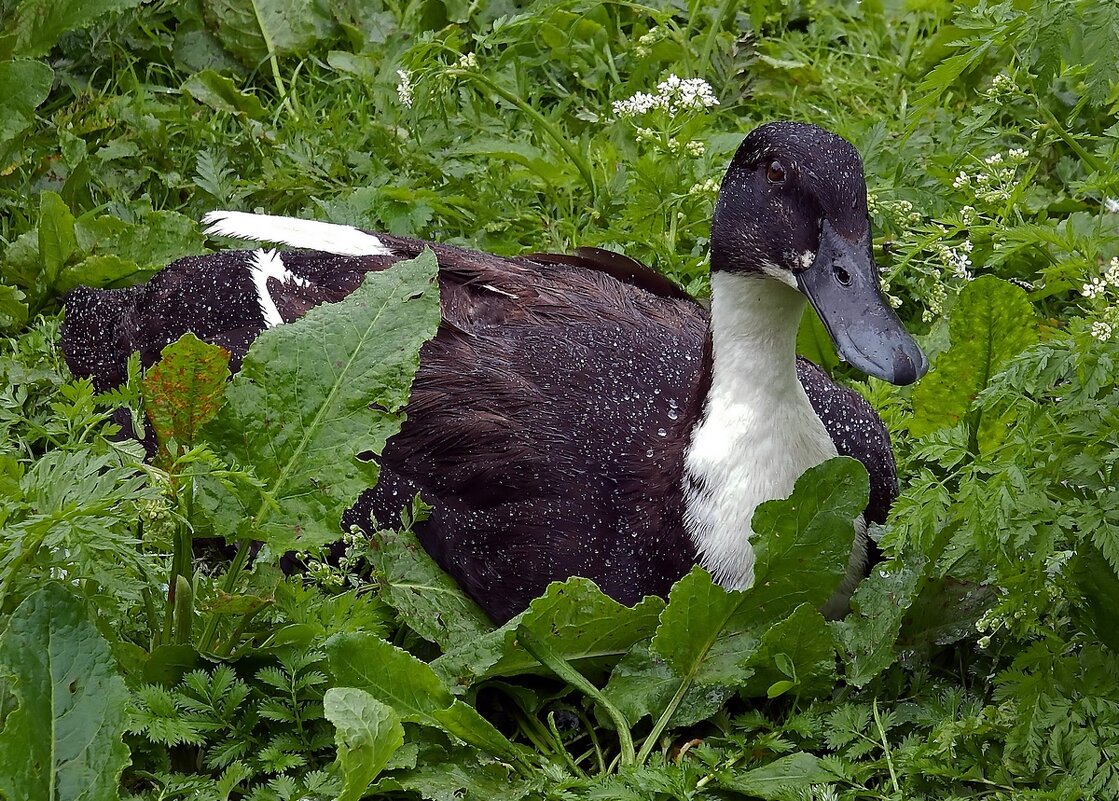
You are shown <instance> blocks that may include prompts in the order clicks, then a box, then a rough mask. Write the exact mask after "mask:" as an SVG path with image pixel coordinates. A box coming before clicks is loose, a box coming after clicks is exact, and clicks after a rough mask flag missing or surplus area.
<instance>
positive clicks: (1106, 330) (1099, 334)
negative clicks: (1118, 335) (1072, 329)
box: [1089, 320, 1115, 342]
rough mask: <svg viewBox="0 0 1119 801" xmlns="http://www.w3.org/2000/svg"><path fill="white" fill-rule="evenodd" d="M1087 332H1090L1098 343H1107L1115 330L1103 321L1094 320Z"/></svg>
mask: <svg viewBox="0 0 1119 801" xmlns="http://www.w3.org/2000/svg"><path fill="white" fill-rule="evenodd" d="M1089 330H1090V331H1091V332H1092V336H1094V337H1095V338H1096V339H1098V340H1099V341H1100V342H1107V340H1109V339H1111V335H1112V334H1113V333H1115V328H1114V327H1113V326H1112V325H1111V323H1106V322H1104V321H1103V320H1096V321H1095V322H1094V323H1092V327H1091V329H1089Z"/></svg>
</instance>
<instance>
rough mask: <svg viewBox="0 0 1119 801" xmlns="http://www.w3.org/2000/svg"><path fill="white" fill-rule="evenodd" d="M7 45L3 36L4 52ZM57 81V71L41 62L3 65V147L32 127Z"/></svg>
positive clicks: (0, 80)
mask: <svg viewBox="0 0 1119 801" xmlns="http://www.w3.org/2000/svg"><path fill="white" fill-rule="evenodd" d="M3 41H4V38H3V36H2V35H0V51H2V50H3ZM53 81H54V71H53V70H52V69H51V68H50V67H48V66H47V65H46V64H41V63H39V62H38V61H7V62H0V97H2V98H4V102H3V103H0V146H2V145H3V144H4V143H6V142H8V141H10V140H11V139H13V138H14V137H16V136H17V135H18V134H20V133H21V132H22V131H24V130H25V129H27V128H28V127H30V125H31V124H32V122H34V120H35V115H34V112H35V109H37V108H38V107H39V106H40V105H42V103H43V101H44V100H46V99H47V95H48V94H50V90H51V83H52V82H53ZM3 152H4V151H3V150H2V149H0V153H3ZM0 166H2V165H0Z"/></svg>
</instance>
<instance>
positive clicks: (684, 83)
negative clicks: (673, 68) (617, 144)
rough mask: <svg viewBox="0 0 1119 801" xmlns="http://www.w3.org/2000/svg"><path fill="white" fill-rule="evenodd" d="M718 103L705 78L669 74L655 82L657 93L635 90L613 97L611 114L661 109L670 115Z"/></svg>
mask: <svg viewBox="0 0 1119 801" xmlns="http://www.w3.org/2000/svg"><path fill="white" fill-rule="evenodd" d="M717 105H719V100H718V98H716V97H715V92H714V90H713V89H712V88H711V84H709V83H707V81H705V80H703V79H702V78H680V77H678V76H676V75H669V76H668V78H667V79H666V80H663V81H661V82H660V83H659V84H657V92H656V94H649V93H648V92H638V93H637V94H635V95H633V97H628V98H626V99H625V100H615V101H614V115H615V116H616V117H618V118H619V119H624V118H626V117H640V116H642V115H643V114H648V113H649V112H650V111H654V110H656V109H662V110H664V111H666V112H668V115H669V116H670V117H671V116H675V115H676V114H677V113H678V112H680V111H690V110H700V109H705V108H710V107H711V106H717Z"/></svg>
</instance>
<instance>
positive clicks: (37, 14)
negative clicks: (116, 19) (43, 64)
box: [0, 0, 140, 59]
mask: <svg viewBox="0 0 1119 801" xmlns="http://www.w3.org/2000/svg"><path fill="white" fill-rule="evenodd" d="M138 5H140V0H57V2H56V1H55V0H23V2H21V3H16V4H15V9H14V11H15V13H14V14H13V15H12V17H11V18H10V19H8V20H6V21H4V28H3V30H2V31H0V59H7V58H12V57H21V58H38V57H39V56H45V55H46V54H47V53H48V52H49V51H50V49H51V48H52V47H54V45H55V43H56V42H57V41H58V40H59V39H60V38H62V34H64V33H66V32H67V31H74V30H78V29H80V28H84V27H85V26H87V25H89V24H90V23H91V22H93V21H94V20H96V19H97V18H98V17H100V16H103V15H105V14H108V13H110V12H113V11H122V10H124V9H126V8H134V7H135V6H138Z"/></svg>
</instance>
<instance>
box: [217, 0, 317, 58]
mask: <svg viewBox="0 0 1119 801" xmlns="http://www.w3.org/2000/svg"><path fill="white" fill-rule="evenodd" d="M202 8H203V11H204V13H205V15H206V19H207V20H208V21H209V22H210V23H211V25H212V27H213V29H214V30H216V32H217V36H218V39H219V40H220V41H221V43H222V45H223V46H224V47H225V48H226V49H227V50H228V51H229V52H230V53H232V54H233V55H234V56H236V57H237V58H238V59H240V60H241V61H242V62H243V63H244V64H245V65H246V66H248V67H256V66H257V65H259V64H260V63H261V62H262V61H264V60H265V59H266V58H268V57H269V56H270V55H277V56H285V55H295V56H302V55H306V54H307V53H308V52H309V51H310V50H311V48H312V47H314V45H315V43H316V42H318V41H320V40H322V39H326V38H327V37H328V36H330V35H331V33H332V32H333V31H334V28H335V26H334V22H333V20H332V19H331V17H330V14H329V12H328V11H327V10H326V9H324V8H323V7H322V6H321V4H320V3H316V2H310V3H309V2H306V0H203V2H202Z"/></svg>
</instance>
